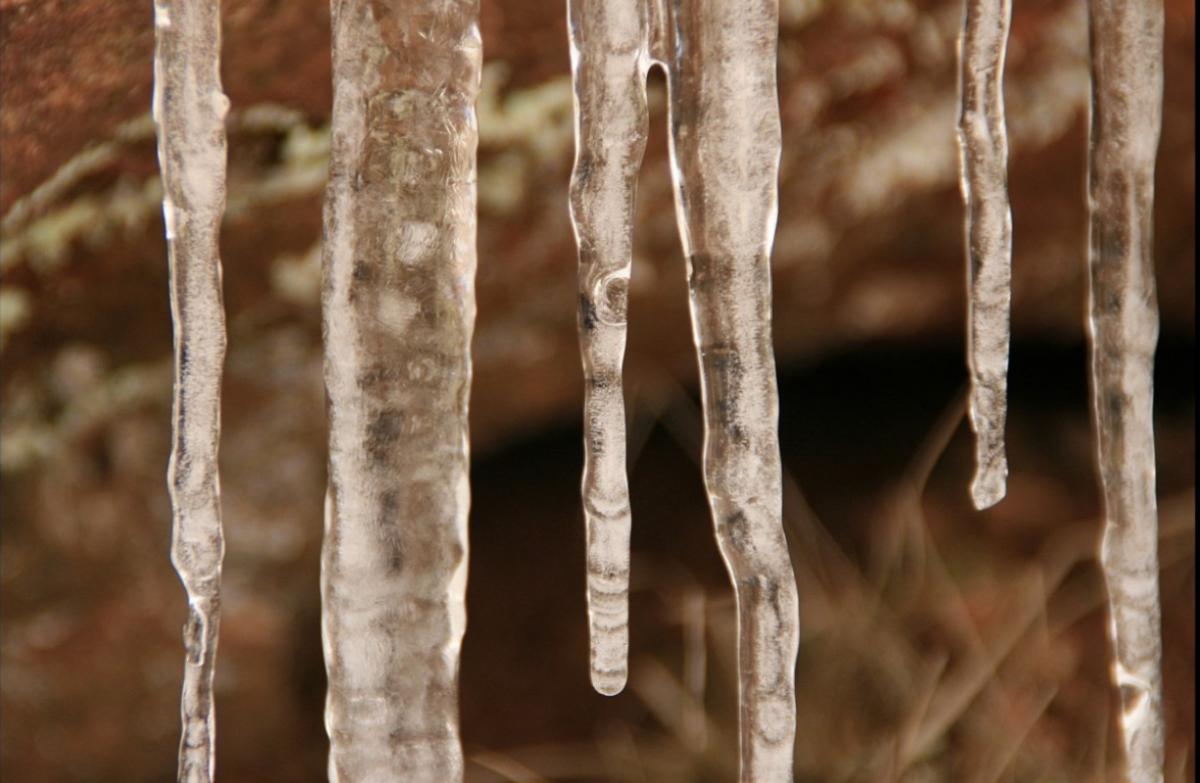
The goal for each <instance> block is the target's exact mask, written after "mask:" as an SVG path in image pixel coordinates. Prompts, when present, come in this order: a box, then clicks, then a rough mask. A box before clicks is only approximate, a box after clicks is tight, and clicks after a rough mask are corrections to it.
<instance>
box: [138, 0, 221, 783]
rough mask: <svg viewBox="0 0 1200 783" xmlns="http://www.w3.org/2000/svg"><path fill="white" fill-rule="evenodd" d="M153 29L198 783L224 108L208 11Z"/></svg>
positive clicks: (180, 553)
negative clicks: (169, 284)
mask: <svg viewBox="0 0 1200 783" xmlns="http://www.w3.org/2000/svg"><path fill="white" fill-rule="evenodd" d="M154 20H155V30H156V33H155V42H156V45H155V50H154V119H155V122H156V123H157V126H158V161H159V168H160V169H161V171H162V181H163V193H164V197H163V220H164V222H165V223H166V229H167V257H168V263H169V265H170V271H171V274H170V277H171V315H172V318H173V320H174V326H175V396H174V402H173V413H174V434H173V441H172V446H171V460H170V464H169V466H168V468H167V481H168V486H169V490H170V494H171V505H172V508H173V512H174V519H173V525H172V535H171V562H172V563H174V565H175V569H176V570H177V571H178V572H179V578H180V579H181V580H182V581H183V585H184V588H185V589H186V590H187V596H188V607H189V615H188V622H187V625H186V626H185V627H184V633H183V637H184V646H185V647H186V650H187V659H186V663H185V666H184V675H183V699H182V706H181V712H182V717H183V736H182V738H181V739H180V743H179V780H180V781H186V782H187V783H201V781H209V780H211V779H212V776H213V747H214V739H215V733H216V721H215V717H214V713H213V699H212V685H213V666H214V663H215V660H216V654H217V629H218V624H219V621H220V608H221V560H222V558H223V557H224V553H225V542H224V538H223V536H222V533H221V497H220V485H219V483H218V479H217V446H218V442H219V440H220V429H221V369H222V364H223V363H224V360H225V310H224V305H223V304H222V300H221V259H220V256H219V253H218V247H217V239H218V234H219V232H220V227H221V215H222V213H223V212H224V210H225V114H226V112H227V111H228V108H229V101H228V99H227V98H226V97H225V94H224V93H223V92H222V91H221V76H220V56H221V55H220V52H221V11H220V4H219V3H217V2H213V1H212V0H157V1H156V3H155V6H154Z"/></svg>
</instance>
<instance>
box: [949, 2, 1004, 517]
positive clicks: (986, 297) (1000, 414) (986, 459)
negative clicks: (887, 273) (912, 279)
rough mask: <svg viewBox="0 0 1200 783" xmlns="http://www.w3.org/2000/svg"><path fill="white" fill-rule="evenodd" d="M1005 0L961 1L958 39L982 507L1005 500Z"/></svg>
mask: <svg viewBox="0 0 1200 783" xmlns="http://www.w3.org/2000/svg"><path fill="white" fill-rule="evenodd" d="M1011 15H1012V4H1011V2H1010V0H966V8H965V12H964V14H963V29H962V36H961V38H960V40H959V97H960V100H961V105H960V107H959V116H958V149H959V161H960V169H961V185H962V193H963V200H964V202H965V206H966V237H967V243H966V244H967V308H968V318H967V320H968V326H967V361H968V365H969V367H970V373H971V393H970V418H971V428H972V429H973V430H974V431H975V466H976V468H975V479H974V481H973V482H972V483H971V497H972V499H973V500H974V502H975V507H976V508H987V507H988V506H991V505H994V504H995V503H997V502H999V501H1000V500H1001V499H1002V498H1003V497H1004V492H1005V481H1006V479H1007V476H1008V464H1007V461H1006V459H1005V454H1004V418H1005V410H1006V407H1007V403H1006V399H1005V398H1006V395H1007V386H1008V377H1007V376H1008V345H1009V303H1010V300H1011V298H1012V295H1011V280H1012V213H1011V211H1010V210H1009V205H1008V139H1007V133H1006V130H1005V125H1004V54H1005V50H1006V48H1007V46H1008V26H1009V19H1010V17H1011Z"/></svg>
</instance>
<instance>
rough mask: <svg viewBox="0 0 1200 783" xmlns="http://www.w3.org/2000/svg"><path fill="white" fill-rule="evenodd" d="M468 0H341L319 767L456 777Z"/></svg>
mask: <svg viewBox="0 0 1200 783" xmlns="http://www.w3.org/2000/svg"><path fill="white" fill-rule="evenodd" d="M478 19H479V4H478V0H462V1H459V2H454V1H447V0H421V1H420V2H417V1H416V0H408V1H407V2H400V0H387V1H385V0H333V3H332V30H333V79H334V106H333V122H332V149H331V158H330V172H329V189H328V194H327V199H326V211H325V243H324V259H323V275H324V279H323V294H322V297H323V311H324V337H325V384H326V390H327V397H328V414H329V427H330V430H329V489H328V494H327V498H326V512H325V525H326V532H325V542H324V548H323V553H322V572H321V577H322V602H323V604H322V608H323V613H322V631H323V639H324V646H325V665H326V670H327V672H328V679H329V692H328V699H327V704H326V713H325V722H326V728H327V730H328V732H329V737H330V743H331V752H330V759H329V778H330V780H331V781H345V783H368V782H370V783H378V782H380V781H393V780H404V781H412V782H414V783H420V782H421V781H429V782H430V783H448V782H450V781H456V780H460V779H461V778H462V774H463V759H462V749H461V746H460V742H459V733H458V703H457V702H458V664H459V651H460V648H461V644H462V637H463V632H464V630H465V626H466V608H465V597H466V596H465V591H466V555H467V510H468V504H469V489H468V476H467V471H468V461H469V455H468V440H467V402H468V392H469V387H470V381H471V364H470V354H469V350H470V343H471V333H472V331H473V329H474V322H475V156H476V146H477V140H478V132H477V128H476V121H475V108H474V106H475V99H476V95H477V93H478V89H479V80H480V67H481V46H480V38H479V28H478Z"/></svg>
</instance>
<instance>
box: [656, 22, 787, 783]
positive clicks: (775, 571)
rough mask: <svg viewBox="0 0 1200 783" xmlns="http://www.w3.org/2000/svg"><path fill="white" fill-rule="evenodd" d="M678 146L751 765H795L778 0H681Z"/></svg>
mask: <svg viewBox="0 0 1200 783" xmlns="http://www.w3.org/2000/svg"><path fill="white" fill-rule="evenodd" d="M670 10H671V13H670V17H671V18H670V24H671V30H670V34H669V35H663V36H662V37H661V38H662V40H663V41H664V42H668V43H669V45H667V46H664V47H663V49H664V51H666V52H670V53H672V55H673V56H672V57H671V60H670V61H669V63H668V64H667V68H668V85H669V90H670V118H671V119H670V123H671V136H670V139H671V145H670V149H671V162H672V174H673V176H674V179H675V184H676V207H677V211H678V214H679V217H680V234H681V236H682V239H683V249H684V253H685V254H686V255H687V260H688V287H689V290H690V296H691V311H692V330H693V333H694V335H695V341H696V349H697V352H698V354H699V364H700V378H701V391H702V398H703V402H704V420H705V421H704V424H705V426H704V480H705V486H706V488H707V490H708V498H709V505H710V507H711V509H712V514H713V521H714V523H715V525H716V531H717V542H718V544H719V546H720V549H721V554H722V556H723V557H724V559H725V565H726V567H727V568H728V569H729V573H730V576H731V577H732V579H733V586H734V592H735V595H736V597H737V611H738V639H739V642H738V669H739V699H740V705H741V710H740V711H741V723H740V748H741V779H742V780H743V781H748V782H749V781H752V782H753V783H771V782H773V781H790V780H792V752H793V746H794V743H795V730H796V694H795V665H796V653H797V649H798V644H799V616H798V613H799V602H798V598H797V595H796V579H795V575H794V573H793V572H792V563H791V559H790V557H789V556H788V545H787V540H786V538H785V537H784V532H783V508H782V503H783V501H782V467H781V462H780V455H779V435H778V429H777V424H778V419H779V398H778V392H777V390H776V386H775V356H774V352H773V351H772V348H771V246H772V244H773V241H774V235H775V222H776V219H777V217H778V211H779V205H778V193H779V156H780V149H781V130H780V119H779V99H778V91H777V86H776V76H775V71H776V49H777V46H778V36H779V21H778V20H779V5H778V2H777V0H753V1H752V2H747V3H732V2H726V3H712V2H708V0H672V5H671V8H670Z"/></svg>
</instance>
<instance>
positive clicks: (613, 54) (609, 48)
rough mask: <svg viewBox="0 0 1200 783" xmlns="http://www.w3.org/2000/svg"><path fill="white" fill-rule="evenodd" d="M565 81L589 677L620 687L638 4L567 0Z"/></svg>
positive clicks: (639, 146) (624, 656)
mask: <svg viewBox="0 0 1200 783" xmlns="http://www.w3.org/2000/svg"><path fill="white" fill-rule="evenodd" d="M568 16H569V25H570V34H571V62H572V65H573V70H572V73H573V79H574V87H575V107H576V111H575V167H574V171H573V172H572V175H571V198H570V208H571V221H572V224H573V225H574V228H575V238H576V241H577V242H578V245H579V342H580V347H581V350H582V353H583V368H584V417H583V433H584V468H583V487H582V491H583V509H584V518H585V520H586V524H587V601H588V619H589V630H590V635H591V677H592V685H593V686H594V687H595V688H596V690H597V691H599V692H600V693H603V694H607V695H613V694H616V693H619V692H620V691H621V689H622V688H624V687H625V680H626V677H627V662H628V657H629V528H630V512H629V485H628V481H627V478H626V474H625V400H624V395H623V393H622V384H621V363H622V360H623V358H624V354H625V334H626V330H627V325H626V309H627V297H628V292H629V276H630V265H631V263H632V253H633V208H634V199H635V196H636V192H637V173H638V169H639V168H640V167H641V163H642V155H643V153H644V152H645V149H646V133H647V121H648V120H647V109H646V67H647V64H646V60H645V56H644V52H645V44H644V42H645V40H646V22H647V20H646V14H645V3H644V2H643V0H610V1H608V2H596V1H595V0H572V2H570V3H569V9H568Z"/></svg>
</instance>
